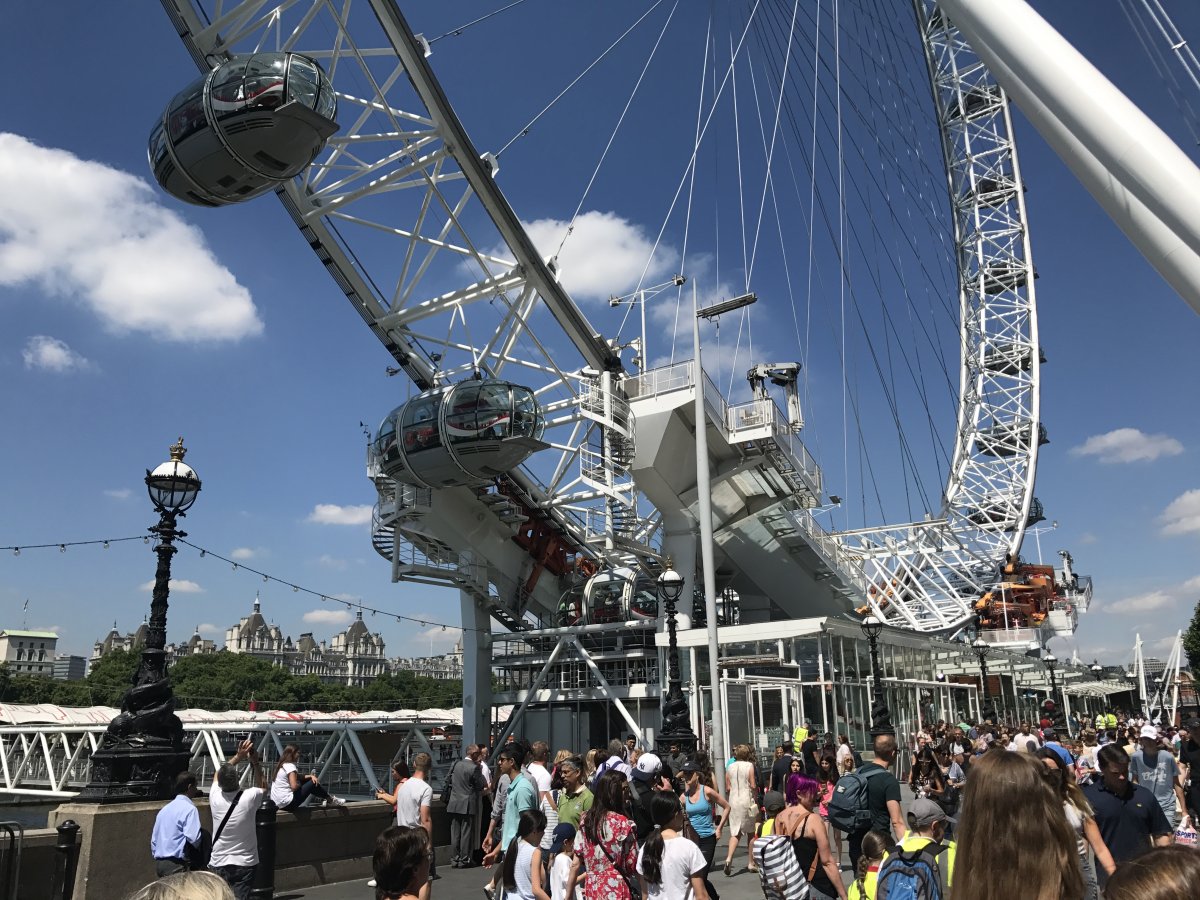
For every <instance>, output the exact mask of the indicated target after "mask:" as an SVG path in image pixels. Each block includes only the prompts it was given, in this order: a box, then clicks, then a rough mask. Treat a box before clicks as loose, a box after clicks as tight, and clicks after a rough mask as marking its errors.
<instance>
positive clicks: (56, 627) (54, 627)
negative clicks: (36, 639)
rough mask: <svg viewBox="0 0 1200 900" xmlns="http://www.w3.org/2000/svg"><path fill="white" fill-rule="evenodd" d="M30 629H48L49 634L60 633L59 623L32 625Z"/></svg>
mask: <svg viewBox="0 0 1200 900" xmlns="http://www.w3.org/2000/svg"><path fill="white" fill-rule="evenodd" d="M29 630H30V631H49V632H50V633H51V634H62V626H61V625H34V626H32V627H31V628H30V629H29Z"/></svg>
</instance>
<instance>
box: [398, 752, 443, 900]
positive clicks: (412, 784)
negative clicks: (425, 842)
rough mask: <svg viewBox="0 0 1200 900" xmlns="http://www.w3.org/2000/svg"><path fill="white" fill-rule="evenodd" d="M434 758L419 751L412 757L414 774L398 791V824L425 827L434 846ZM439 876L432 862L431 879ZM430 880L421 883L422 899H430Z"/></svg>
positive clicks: (431, 844) (430, 844) (430, 842)
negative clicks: (430, 782) (431, 812)
mask: <svg viewBox="0 0 1200 900" xmlns="http://www.w3.org/2000/svg"><path fill="white" fill-rule="evenodd" d="M432 768H433V759H432V758H431V757H430V755H429V754H428V753H418V754H417V755H416V756H414V757H413V759H412V776H411V777H410V778H409V779H408V781H406V782H404V784H402V785H400V789H399V790H398V791H396V824H397V825H407V826H408V827H409V828H424V829H425V831H426V833H427V834H428V835H429V846H431V847H432V846H433V818H432V816H430V813H429V808H430V807H431V806H432V805H433V788H432V787H430V786H429V771H430V769H432ZM436 877H437V874H436V873H435V872H434V870H433V864H432V862H431V863H430V868H429V879H430V881H432V880H433V879H434V878H436ZM430 881H426V882H425V884H423V885H421V893H420V898H421V900H429V896H430V887H429V885H430Z"/></svg>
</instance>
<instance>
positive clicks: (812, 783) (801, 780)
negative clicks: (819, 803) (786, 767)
mask: <svg viewBox="0 0 1200 900" xmlns="http://www.w3.org/2000/svg"><path fill="white" fill-rule="evenodd" d="M784 790H785V792H786V794H787V802H788V806H795V805H796V804H797V803H799V802H800V798H801V797H803V798H805V799H806V800H808V802H809V803H812V802H813V801H815V800H816V799H817V797H819V796H820V795H821V787H820V785H818V784H817V782H816V779H813V778H809V777H808V776H807V775H802V774H800V773H799V772H793V773H792V774H791V775H789V776H788V780H787V786H786V788H785V789H784Z"/></svg>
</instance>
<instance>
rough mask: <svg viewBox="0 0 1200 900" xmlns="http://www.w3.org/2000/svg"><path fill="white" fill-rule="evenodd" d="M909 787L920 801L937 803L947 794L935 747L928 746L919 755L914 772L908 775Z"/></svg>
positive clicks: (914, 764) (914, 765) (914, 763)
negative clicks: (934, 750)
mask: <svg viewBox="0 0 1200 900" xmlns="http://www.w3.org/2000/svg"><path fill="white" fill-rule="evenodd" d="M908 786H909V787H910V788H912V792H913V796H914V797H915V798H916V799H918V800H920V799H926V800H933V801H934V802H937V801H939V800H941V799H942V795H943V794H945V793H946V782H945V779H943V778H942V770H941V767H940V766H938V761H937V756H936V754H934V752H933V747H931V746H929V745H928V744H926V745H925V746H924V747H922V748H921V750H920V752H918V753H917V758H916V760H915V761H914V762H913V767H912V771H911V772H909V773H908Z"/></svg>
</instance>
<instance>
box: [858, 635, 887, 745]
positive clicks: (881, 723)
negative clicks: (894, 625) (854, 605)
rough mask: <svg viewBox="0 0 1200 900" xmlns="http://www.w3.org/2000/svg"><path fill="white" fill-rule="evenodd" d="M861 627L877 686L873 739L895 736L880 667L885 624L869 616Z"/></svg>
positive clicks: (872, 723) (874, 704) (873, 678)
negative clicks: (880, 643) (880, 736)
mask: <svg viewBox="0 0 1200 900" xmlns="http://www.w3.org/2000/svg"><path fill="white" fill-rule="evenodd" d="M861 627H862V633H863V634H864V635H866V637H867V642H868V643H869V644H870V646H871V680H872V682H873V683H874V686H875V699H874V700H873V701H872V702H871V737H875V736H877V735H880V734H891V735H894V734H895V733H896V728H895V726H894V725H892V713H891V710H889V709H888V705H887V699H886V698H885V697H884V695H883V669H881V668H880V667H879V646H878V641H879V635H881V634H882V633H883V622H881V621H880V620H879V618H878V617H876V616H867V617H866V618H864V619H863V620H862V625H861Z"/></svg>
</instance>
